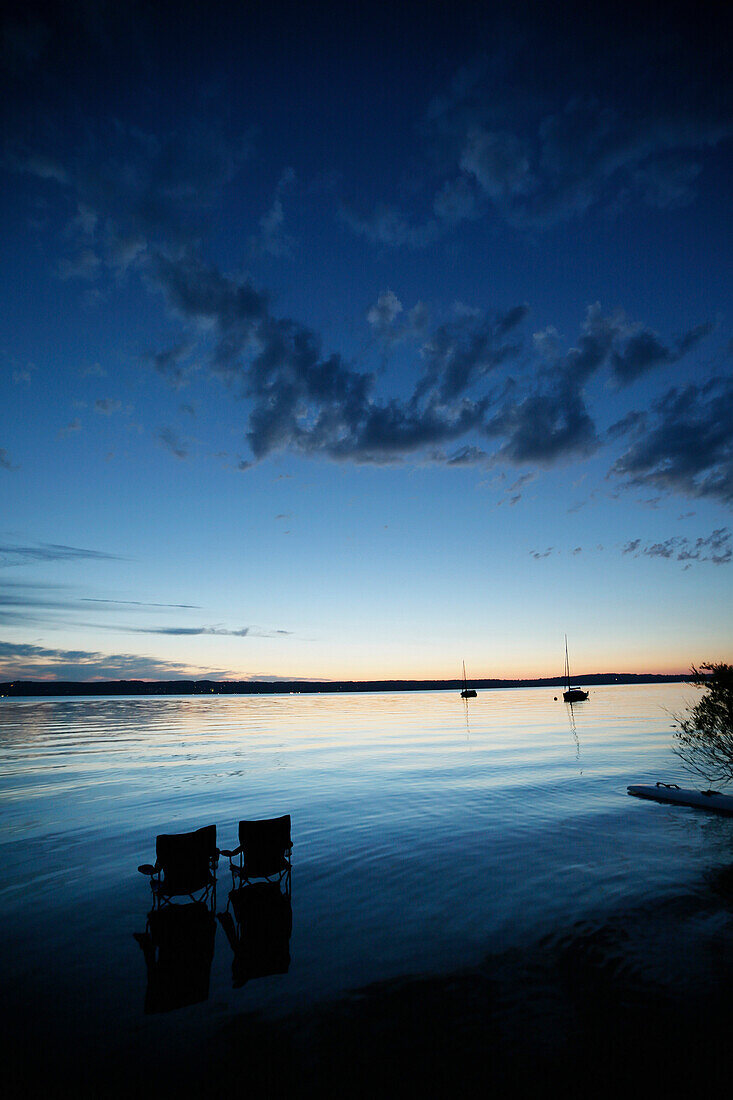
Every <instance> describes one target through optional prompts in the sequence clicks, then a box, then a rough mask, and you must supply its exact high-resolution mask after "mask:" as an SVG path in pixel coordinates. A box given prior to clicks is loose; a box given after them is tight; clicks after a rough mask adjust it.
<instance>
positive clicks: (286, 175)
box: [249, 168, 295, 258]
mask: <svg viewBox="0 0 733 1100" xmlns="http://www.w3.org/2000/svg"><path fill="white" fill-rule="evenodd" d="M294 182H295V172H294V171H293V169H292V168H286V169H285V171H284V172H283V173H282V175H281V176H280V179H279V180H278V183H277V187H276V188H275V196H274V198H273V200H272V205H271V206H270V208H269V210H267V211H266V213H265V214H263V215H262V217H261V218H260V221H259V233H258V234H257V235H255V236H252V237H250V242H249V243H250V249H251V250H252V252H253V253H255V254H258V253H260V254H261V253H266V254H268V255H270V256H274V257H276V258H280V257H282V256H289V255H290V254H291V253H292V249H293V238H292V237H291V236H290V235H289V234H288V233H286V232H285V228H284V226H285V211H284V209H283V201H282V200H283V194H284V193H285V191H286V190H287V189H288V188H290V187H291V186H292V185H293V183H294Z"/></svg>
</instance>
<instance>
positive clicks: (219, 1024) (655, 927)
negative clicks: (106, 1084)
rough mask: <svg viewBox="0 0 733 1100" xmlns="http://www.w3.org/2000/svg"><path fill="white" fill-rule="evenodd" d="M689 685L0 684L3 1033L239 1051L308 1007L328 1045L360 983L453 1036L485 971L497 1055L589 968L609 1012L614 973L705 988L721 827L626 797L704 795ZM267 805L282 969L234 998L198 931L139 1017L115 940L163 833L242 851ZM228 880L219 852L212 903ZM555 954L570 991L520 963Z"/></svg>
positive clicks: (141, 911) (130, 1047)
mask: <svg viewBox="0 0 733 1100" xmlns="http://www.w3.org/2000/svg"><path fill="white" fill-rule="evenodd" d="M696 698H697V696H696V692H695V690H694V689H693V688H691V687H689V686H686V685H679V684H674V685H649V686H641V685H634V686H610V687H599V688H597V689H595V690H593V691H592V692H591V695H590V698H589V700H588V701H587V702H585V703H582V704H578V705H576V706H575V707H573V708H572V710H571V708H570V707H568V706H566V705H565V704H563V703H562V702H561V701H555V699H554V695H553V691H552V689H546V688H525V689H513V690H496V691H485V692H480V693H479V696H478V698H477V699H474V700H470V701H467V702H464V701H462V700H461V699H460V697H459V696H458V694H457V693H454V692H425V693H417V692H415V693H396V694H389V695H388V694H371V693H369V694H366V693H360V694H353V695H282V696H246V697H245V696H242V697H237V696H210V697H191V696H187V697H137V698H129V699H125V698H114V699H113V698H109V699H104V698H101V699H89V698H84V699H81V698H79V699H58V700H56V699H27V700H23V699H18V700H8V699H5V700H0V809H1V810H2V814H1V817H0V856H1V858H0V904H1V906H2V910H1V911H2V913H3V919H4V931H5V936H4V944H5V951H4V953H3V954H4V961H3V964H2V965H3V975H2V976H3V988H5V989H6V990H8V989H12V990H13V991H14V993H13V996H12V999H11V1000H8V1001H6V1016H7V1020H6V1023H5V1034H6V1039H7V1040H9V1044H10V1048H11V1049H12V1050H14V1051H15V1053H16V1055H19V1057H20V1059H21V1060H22V1059H23V1058H25V1059H29V1060H32V1059H33V1057H34V1055H33V1052H34V1051H35V1052H36V1054H37V1052H38V1043H39V1040H41V1037H42V1040H41V1042H42V1047H43V1050H44V1052H46V1053H45V1055H44V1057H51V1058H52V1057H54V1056H57V1057H59V1058H61V1057H65V1058H67V1059H68V1058H69V1057H70V1055H71V1054H73V1055H74V1056H77V1055H80V1056H81V1058H82V1060H83V1061H84V1062H85V1064H90V1063H91V1062H96V1063H97V1064H99V1065H102V1064H106V1065H108V1066H109V1065H110V1064H113V1063H114V1061H115V1059H117V1060H122V1061H124V1060H125V1059H126V1058H132V1059H136V1058H140V1059H141V1060H142V1062H145V1060H146V1059H148V1060H150V1059H154V1058H156V1057H160V1056H161V1055H165V1053H166V1052H169V1053H170V1052H176V1058H177V1059H178V1058H183V1062H184V1063H185V1062H186V1058H188V1057H189V1056H190V1046H191V1044H192V1043H201V1042H203V1043H204V1044H214V1045H215V1046H216V1045H217V1044H218V1046H217V1049H221V1050H226V1046H227V1043H228V1042H230V1041H231V1036H232V1033H233V1032H232V1029H234V1031H235V1032H236V1035H237V1039H236V1042H237V1043H238V1044H241V1042H242V1041H243V1040H242V1029H243V1028H244V1029H245V1030H247V1031H248V1034H249V1037H250V1039H251V1038H252V1036H253V1035H255V1034H258V1035H259V1034H260V1033H259V1032H258V1031H257V1030H256V1029H257V1028H262V1027H266V1028H271V1029H272V1028H277V1027H278V1026H280V1025H279V1023H278V1022H279V1021H285V1022H286V1023H285V1024H284V1025H283V1026H287V1027H288V1028H289V1029H290V1031H289V1034H290V1035H291V1036H292V1035H293V1034H294V1032H295V1030H297V1029H300V1030H307V1027H308V1026H312V1021H313V1020H315V1019H321V1020H323V1019H326V1018H327V1017H328V1018H329V1019H330V1021H331V1022H330V1023H328V1024H324V1025H323V1026H322V1027H321V1031H320V1039H319V1040H318V1042H320V1043H321V1045H322V1044H323V1043H324V1042H325V1043H331V1044H336V1043H343V1042H344V1041H345V1040H344V1036H343V1033H342V1032H341V1031H339V1032H338V1035H337V1034H336V1033H335V1032H334V1025H333V1020H334V1019H335V1018H339V1019H342V1018H343V1016H344V1012H343V1011H342V1009H343V1006H344V1005H347V1004H348V1005H350V1006H351V1008H350V1009H349V1012H350V1013H351V1015H352V1017H353V1013H354V1012H355V1011H356V1010H355V1009H354V1007H353V1006H354V1004H357V1003H358V1004H359V1005H361V1006H362V1008H360V1009H359V1010H358V1011H359V1012H362V1013H363V1011H364V1009H363V1005H364V1004H366V1003H369V1002H370V998H371V999H373V998H374V997H377V999H378V1000H379V1003H380V1004H381V1006H382V1011H383V1012H386V1013H387V1015H389V1011H390V1009H389V1007H385V1006H389V1005H393V1004H394V997H395V993H394V990H395V989H396V988H399V989H401V990H402V993H401V994H400V997H401V998H402V1000H401V1005H402V1007H401V1008H400V1012H399V1013H398V1017H397V1018H396V1021H397V1022H396V1024H395V1026H399V1027H402V1026H403V1025H404V1022H405V1018H404V998H405V996H408V997H409V996H412V997H414V998H416V1003H418V1002H419V1004H420V1005H421V1010H420V1012H421V1016H423V1017H424V1015H425V1012H426V1011H428V1012H432V1013H433V1017H434V1016H435V1013H438V1015H439V1016H441V1018H442V1017H443V1016H445V1014H446V1013H448V1014H449V1015H450V1016H451V1019H452V1021H453V1024H455V1020H456V1018H457V1017H460V1015H461V1006H463V1007H464V1008H465V1006H466V1005H467V1004H469V1003H470V1004H471V1006H472V1008H471V1012H470V1013H468V1012H466V1019H465V1020H463V1021H459V1023H458V1025H456V1026H457V1033H460V1035H462V1036H464V1037H465V1036H466V1035H468V1034H469V1032H470V1028H471V1027H475V1026H476V1025H477V1018H478V1016H481V1014H482V1013H483V1014H484V1015H487V1014H489V1010H488V1008H486V1005H484V1008H481V1007H480V1006H481V1004H483V1003H484V1002H483V1001H482V997H484V994H483V993H481V990H485V988H486V982H490V984H491V989H492V994H491V1004H492V1006H493V1008H492V1009H491V1012H493V1013H496V1012H498V1009H497V1006H498V1005H501V1021H502V1023H501V1026H502V1029H503V1030H502V1035H501V1043H502V1044H503V1046H506V1045H507V1044H508V1045H511V1044H512V1043H515V1044H519V1045H520V1047H522V1049H523V1050H525V1052H526V1051H530V1050H531V1051H541V1050H543V1049H545V1048H551V1047H552V1046H553V1044H554V1043H556V1042H557V1041H558V1035H559V1034H560V1033H565V1031H566V1030H567V1027H568V1026H569V1024H568V1021H569V1015H568V1014H569V1013H571V1012H574V1013H575V1016H576V1017H577V1020H580V1019H581V1017H582V1016H583V1011H585V1009H584V1008H583V1005H585V1008H587V998H588V995H589V994H588V990H589V989H591V988H594V989H595V988H599V982H600V981H601V979H602V981H603V982H605V983H606V985H605V986H604V989H605V992H604V997H605V998H606V1000H608V997H609V988H610V987H609V985H608V983H609V982H610V983H611V987H612V991H613V989H615V990H616V992H619V991H620V995H623V997H626V1000H627V1001H628V997H627V996H626V995H627V994H628V993H629V990H630V989H631V988H632V986H633V988H634V989H637V988H641V987H642V986H643V992H644V997H646V996H647V994H649V996H652V997H654V996H658V997H662V998H664V997H665V996H666V995H667V994H669V998H671V1000H670V1001H669V1004H672V1003H673V1001H674V996H675V995H676V993H677V992H679V990H680V988H681V985H680V981H682V986H684V990H685V991H686V993H687V995H688V996H690V997H693V996H695V995H697V994H698V993H700V994H704V992H705V991H709V990H710V989H711V988H712V986H713V985H715V984H716V983H719V984H720V985H721V988H722V984H723V983H725V982H728V980H729V977H730V975H731V974H733V952H731V949H730V946H729V940H730V932H731V929H732V928H733V923H732V920H731V902H732V901H733V891H732V890H731V873H730V871H729V869H730V868H731V867H732V866H733V821H731V820H728V819H724V818H718V817H714V816H712V815H708V814H706V813H703V812H699V811H695V810H692V809H688V808H686V807H679V806H676V807H675V806H662V805H658V804H656V803H649V802H641V801H640V800H637V799H633V798H630V797H629V796H628V795H627V793H626V786H627V784H629V783H634V782H641V783H644V782H654V781H656V780H657V779H663V780H665V781H667V782H678V783H680V784H681V785H686V786H699V785H700V783H699V782H698V780H696V779H695V778H694V777H691V776H689V775H685V773H684V771H683V770H682V769H681V765H680V763H679V761H678V760H677V758H676V757H675V756H674V754H673V753H672V750H671V745H672V715H673V714H675V713H682V712H683V711H684V709H685V707H686V705H688V704H689V703H690V702H693V701H694V700H695V699H696ZM284 813H289V814H290V815H291V817H292V829H293V841H294V848H293V874H292V934H291V936H290V940H289V955H290V962H289V966H288V968H287V972H286V973H273V974H269V975H264V976H261V977H259V978H256V979H252V980H249V981H247V982H246V983H245V984H244V985H241V986H240V987H238V988H235V985H234V982H233V974H232V960H233V956H232V950H231V949H230V945H229V943H228V941H227V939H226V937H225V935H224V933H223V928H222V927H221V926H218V927H217V928H216V933H215V945H214V954H213V961H212V962H211V969H210V973H209V974H208V989H207V990H205V991H204V992H205V996H204V998H203V999H201V1000H199V1001H198V1003H193V1004H188V1005H185V1006H182V1007H180V1008H173V1009H172V1010H171V1011H168V1012H163V1011H161V1012H157V1013H152V1014H151V1013H150V1012H148V1013H146V1012H145V1003H146V988H147V976H146V967H145V962H144V958H143V954H142V952H141V949H140V946H139V944H138V942H136V940H135V939H134V936H133V933H136V932H138V933H139V932H142V931H143V930H144V929H145V925H146V916H147V913H148V909H149V907H150V891H149V888H148V885H147V880H146V879H145V878H144V877H143V876H142V875H140V874H138V872H137V866H138V864H140V863H145V862H152V860H153V859H154V854H155V836H156V834H158V833H163V832H181V831H185V830H189V829H194V828H198V827H200V826H202V825H207V824H210V823H216V825H217V830H218V843H219V845H220V846H221V847H234V846H235V844H236V843H237V840H236V834H237V822H238V821H239V820H240V818H258V817H273V816H278V815H280V814H284ZM230 885H231V882H230V879H229V874H228V871H227V867H226V860H222V861H221V863H220V865H219V872H218V897H217V909H218V910H219V911H221V910H223V909H224V908H225V907H226V904H227V894H228V891H229V888H230ZM681 959H684V966H682V967H681V965H680V960H681ZM487 960H490V961H491V962H490V965H489V963H487ZM550 961H551V962H552V966H553V967H554V971H553V973H554V974H555V976H556V977H557V975H562V976H563V978H562V982H561V985H562V991H563V992H562V997H563V998H565V1000H563V1001H562V1003H561V998H560V996H559V994H558V989H559V986H558V985H557V982H555V984H554V985H553V981H549V983H548V981H546V980H545V979H544V978H542V977H538V974H539V972H540V970H541V969H542V967H543V966H547V965H549V962H550ZM487 967H488V969H487ZM530 971H531V972H532V974H533V975H534V977H533V978H532V979H531V980H530V978H528V974H529V972H530ZM520 974H521V975H522V978H521V981H519V980H518V975H520ZM583 975H585V978H584V977H583ZM588 975H590V978H589V977H588ZM586 979H588V980H587V981H586ZM553 980H554V979H553ZM532 982H534V985H533V984H532ZM578 982H580V983H581V986H582V989H583V991H584V992H582V995H581V994H578V993H577V989H578V988H579V987H578ZM395 983H396V984H395ZM528 983H529V984H528ZM568 983H569V984H568ZM629 983H631V984H629ZM456 989H459V990H462V991H463V992H460V993H459V994H456V992H455V990H456ZM365 990H366V991H367V992H366V993H365V992H364V991H365ZM405 990H410V991H411V992H410V993H408V994H405V992H404V991H405ZM522 990H524V992H522ZM548 990H551V993H549V994H548ZM568 990H570V992H568ZM356 991H361V992H360V993H359V994H358V997H357V1001H354V999H353V998H354V995H355V992H356ZM543 991H544V992H543ZM573 991H575V992H573ZM543 996H544V997H545V1001H547V999H548V997H549V1001H550V1002H551V1003H545V1002H543ZM528 997H531V1000H532V1004H531V1008H530V1006H528V1003H527V999H528ZM578 997H580V1000H578ZM583 997H585V1001H583ZM477 998H478V1000H477ZM568 998H569V999H568ZM591 999H592V998H591ZM632 999H633V998H632ZM643 1000H644V998H643V997H642V1001H643ZM637 1001H638V998H637ZM642 1001H638V1005H640V1004H641V1003H642ZM593 1003H595V1004H596V1007H598V1003H599V1002H593ZM635 1004H636V1002H635ZM644 1004H646V1001H644ZM477 1005H478V1007H477ZM638 1005H637V1007H638ZM339 1006H341V1007H339ZM430 1006H432V1008H431V1007H430ZM329 1013H330V1014H331V1015H330V1017H329ZM347 1014H348V1013H347ZM408 1015H409V1013H408ZM530 1020H531V1021H532V1023H531V1026H530V1023H529V1021H530ZM254 1021H256V1026H255V1023H254ZM293 1021H297V1025H296V1024H295V1023H293ZM306 1021H311V1023H310V1024H307V1023H306ZM393 1022H394V1021H393ZM494 1022H496V1020H494ZM339 1026H341V1025H339ZM354 1026H355V1027H356V1028H357V1030H359V1029H362V1028H363V1027H366V1026H367V1025H366V1024H365V1023H364V1020H362V1019H361V1018H360V1019H359V1021H357V1022H356V1023H355V1024H354ZM324 1029H325V1030H324ZM530 1031H531V1035H530ZM429 1033H430V1028H428V1031H427V1032H426V1034H429ZM324 1035H326V1036H327V1038H325V1039H324ZM328 1037H330V1038H328ZM454 1040H455V1035H454ZM481 1041H482V1043H485V1041H486V1037H485V1036H484V1037H483V1039H482V1040H481ZM415 1042H418V1045H419V1041H418V1040H415ZM431 1042H432V1040H431ZM425 1043H426V1045H427V1043H428V1040H427V1039H426V1040H425ZM212 1049H213V1048H212ZM424 1053H426V1051H425V1052H424ZM204 1061H205V1059H204ZM26 1068H28V1067H26ZM19 1072H20V1073H22V1072H24V1071H23V1069H22V1067H21V1070H19ZM28 1072H30V1069H29V1068H28Z"/></svg>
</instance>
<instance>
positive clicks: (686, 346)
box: [611, 322, 714, 385]
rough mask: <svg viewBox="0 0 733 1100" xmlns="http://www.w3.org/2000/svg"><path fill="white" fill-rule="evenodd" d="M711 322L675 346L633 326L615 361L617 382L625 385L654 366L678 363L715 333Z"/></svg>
mask: <svg viewBox="0 0 733 1100" xmlns="http://www.w3.org/2000/svg"><path fill="white" fill-rule="evenodd" d="M713 328H714V326H713V324H712V323H711V322H708V323H706V324H702V325H696V326H695V328H692V329H690V330H689V331H688V332H686V333H684V335H682V336H681V337H679V339H678V340H676V341H675V342H674V343H673V344H665V343H664V342H663V341H662V340H661V339H660V338H659V337H658V336H657V334H656V333H654V332H652V331H651V329H647V328H644V327H643V326H641V325H635V326H632V327H631V328H630V329H629V335H628V337H627V339H626V340H625V342H624V343H623V346H622V347H621V348H620V349H619V350H618V351H615V352H614V354H613V358H612V364H611V366H612V372H613V376H614V378H615V379H616V381H617V382H619V383H621V384H622V385H625V384H627V383H629V382H633V381H635V380H636V379H637V378H639V377H640V376H641V375H642V374H646V373H647V372H648V371H650V370H652V369H653V368H654V367H658V366H662V365H669V364H672V363H676V362H677V361H678V360H679V359H681V358H682V357H683V356H684V355H686V354H687V352H688V351H691V350H692V349H693V348H694V347H695V346H696V345H697V344H698V343H699V342H700V341H701V340H702V339H704V338H705V337H706V336H709V335H710V333H711V332H712V331H713Z"/></svg>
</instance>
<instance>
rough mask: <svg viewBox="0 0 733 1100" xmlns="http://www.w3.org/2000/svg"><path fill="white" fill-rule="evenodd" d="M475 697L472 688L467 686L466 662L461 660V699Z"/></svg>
mask: <svg viewBox="0 0 733 1100" xmlns="http://www.w3.org/2000/svg"><path fill="white" fill-rule="evenodd" d="M475 698H476V692H475V691H474V689H473V688H470V687H469V686H468V682H467V680H466V662H465V661H464V662H463V691H462V692H461V699H475Z"/></svg>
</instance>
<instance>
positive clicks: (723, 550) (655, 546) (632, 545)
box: [621, 527, 733, 565]
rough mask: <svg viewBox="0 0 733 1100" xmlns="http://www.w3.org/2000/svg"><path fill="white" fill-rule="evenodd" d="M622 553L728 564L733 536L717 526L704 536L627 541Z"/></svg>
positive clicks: (732, 549) (727, 530)
mask: <svg viewBox="0 0 733 1100" xmlns="http://www.w3.org/2000/svg"><path fill="white" fill-rule="evenodd" d="M621 552H622V553H623V554H634V555H635V556H637V557H638V555H639V554H644V555H645V556H646V557H649V558H664V559H666V560H668V561H672V560H674V561H679V562H685V563H690V562H693V561H700V562H703V561H704V562H710V563H711V564H712V565H728V564H729V562H730V561H731V560H733V538H732V537H731V532H730V531H729V529H728V528H727V527H719V528H718V529H717V530H715V531H713V532H712V533H711V534H710V535H708V536H707V537H705V538H702V537H700V538H697V539H689V538H687V537H686V536H685V535H673V536H672V537H671V538H668V539H664V540H663V541H662V542H653V543H648V544H647V545H646V546H643V547H642V545H641V539H634V540H633V541H631V542H628V543H627V544H626V546H624V548H623V550H622V551H621Z"/></svg>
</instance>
